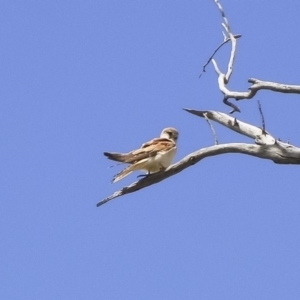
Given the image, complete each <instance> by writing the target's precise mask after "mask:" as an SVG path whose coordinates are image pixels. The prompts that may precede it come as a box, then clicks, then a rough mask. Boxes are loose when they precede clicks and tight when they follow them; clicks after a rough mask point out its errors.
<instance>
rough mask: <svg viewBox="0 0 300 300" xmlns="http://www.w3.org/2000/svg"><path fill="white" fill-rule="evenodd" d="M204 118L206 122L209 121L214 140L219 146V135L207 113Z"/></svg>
mask: <svg viewBox="0 0 300 300" xmlns="http://www.w3.org/2000/svg"><path fill="white" fill-rule="evenodd" d="M203 115H204V118H205V120H206V121H207V123H208V125H209V127H210V130H211V131H212V134H213V137H214V140H215V145H218V144H219V142H218V137H217V134H216V131H215V129H214V127H213V125H212V123H211V122H210V120H209V118H208V117H207V113H204V114H203Z"/></svg>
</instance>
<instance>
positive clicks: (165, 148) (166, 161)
mask: <svg viewBox="0 0 300 300" xmlns="http://www.w3.org/2000/svg"><path fill="white" fill-rule="evenodd" d="M177 139H178V131H177V130H176V129H175V128H173V127H167V128H165V129H163V131H162V132H161V134H160V137H159V138H154V139H152V140H151V141H149V142H146V143H144V144H142V146H141V147H140V148H139V149H136V150H132V151H130V152H128V153H117V152H104V153H103V154H104V155H105V156H106V157H107V158H108V159H110V160H114V161H118V162H121V163H127V164H129V165H128V166H127V167H126V168H125V169H123V170H122V171H121V172H119V173H118V174H116V175H115V176H114V177H113V179H112V183H115V182H117V181H119V180H121V179H123V178H124V177H125V176H127V175H129V174H130V173H131V172H133V171H136V170H143V171H146V172H147V175H140V176H144V177H147V176H149V175H151V174H153V173H156V172H162V171H164V170H165V169H166V168H167V167H169V166H170V165H171V163H172V160H173V158H174V156H175V154H176V149H177V148H176V141H177Z"/></svg>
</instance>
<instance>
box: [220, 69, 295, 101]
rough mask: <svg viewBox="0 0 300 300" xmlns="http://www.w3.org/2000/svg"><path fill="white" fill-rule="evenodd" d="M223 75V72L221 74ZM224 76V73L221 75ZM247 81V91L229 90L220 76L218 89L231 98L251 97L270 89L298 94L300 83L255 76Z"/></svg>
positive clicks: (227, 97)
mask: <svg viewBox="0 0 300 300" xmlns="http://www.w3.org/2000/svg"><path fill="white" fill-rule="evenodd" d="M222 75H223V74H222ZM223 76H224V75H223ZM248 82H250V83H252V85H251V86H250V87H249V91H247V92H236V91H229V90H228V89H227V88H226V87H225V83H224V80H223V79H222V78H220V76H219V80H218V84H219V89H220V91H221V92H222V93H223V94H224V97H225V98H226V99H229V98H233V99H235V100H243V99H251V98H253V97H254V96H255V95H256V93H257V92H258V91H259V90H271V91H273V92H278V93H290V94H300V85H289V84H282V83H276V82H270V81H262V80H259V79H255V78H250V79H248Z"/></svg>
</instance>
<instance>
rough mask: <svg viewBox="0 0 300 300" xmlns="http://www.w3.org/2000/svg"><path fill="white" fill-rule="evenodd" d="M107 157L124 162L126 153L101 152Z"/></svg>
mask: <svg viewBox="0 0 300 300" xmlns="http://www.w3.org/2000/svg"><path fill="white" fill-rule="evenodd" d="M103 154H104V155H105V156H106V157H107V158H108V159H111V160H115V161H119V162H125V161H126V159H127V157H128V154H127V153H114V152H104V153H103Z"/></svg>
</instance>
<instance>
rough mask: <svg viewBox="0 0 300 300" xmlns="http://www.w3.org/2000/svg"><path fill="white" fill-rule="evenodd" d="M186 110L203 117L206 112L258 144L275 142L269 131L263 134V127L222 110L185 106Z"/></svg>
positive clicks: (216, 120)
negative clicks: (206, 109)
mask: <svg viewBox="0 0 300 300" xmlns="http://www.w3.org/2000/svg"><path fill="white" fill-rule="evenodd" d="M184 110H185V111H187V112H189V113H191V114H194V115H196V116H198V117H201V118H204V114H206V116H207V118H209V119H210V120H213V121H215V122H217V123H219V124H221V125H223V126H225V127H227V128H228V129H230V130H233V131H235V132H237V133H240V134H242V135H245V136H247V137H249V138H251V139H253V140H254V141H255V143H256V144H258V145H273V144H274V143H275V138H274V137H272V136H271V135H270V134H269V133H268V132H267V131H265V134H263V133H262V130H261V128H259V127H257V126H253V125H250V124H248V123H245V122H242V121H239V120H237V119H236V118H233V117H231V116H228V115H227V114H224V113H222V112H218V111H212V110H208V111H201V110H195V109H188V108H184Z"/></svg>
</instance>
